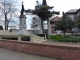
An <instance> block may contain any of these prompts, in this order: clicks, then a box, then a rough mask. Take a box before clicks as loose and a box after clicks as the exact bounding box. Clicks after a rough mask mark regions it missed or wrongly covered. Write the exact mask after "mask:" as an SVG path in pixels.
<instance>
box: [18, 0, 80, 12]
mask: <svg viewBox="0 0 80 60" xmlns="http://www.w3.org/2000/svg"><path fill="white" fill-rule="evenodd" d="M21 1H23V2H24V7H25V9H34V7H35V5H36V1H37V0H19V5H20V3H21ZM38 1H39V2H40V3H42V0H38ZM46 1H47V4H48V5H49V6H54V8H53V9H54V10H55V11H60V12H62V11H64V12H66V11H68V10H70V9H78V8H80V0H46Z"/></svg>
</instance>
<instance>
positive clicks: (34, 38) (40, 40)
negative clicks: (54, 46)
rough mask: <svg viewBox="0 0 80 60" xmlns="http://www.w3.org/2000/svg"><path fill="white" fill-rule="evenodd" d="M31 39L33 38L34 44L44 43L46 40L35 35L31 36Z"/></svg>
mask: <svg viewBox="0 0 80 60" xmlns="http://www.w3.org/2000/svg"><path fill="white" fill-rule="evenodd" d="M31 38H32V42H38V43H40V42H44V41H46V40H44V37H40V36H37V35H34V34H31Z"/></svg>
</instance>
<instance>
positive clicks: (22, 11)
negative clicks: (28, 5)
mask: <svg viewBox="0 0 80 60" xmlns="http://www.w3.org/2000/svg"><path fill="white" fill-rule="evenodd" d="M23 13H24V5H23V2H22V9H21V15H23Z"/></svg>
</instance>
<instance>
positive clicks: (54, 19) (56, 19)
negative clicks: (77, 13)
mask: <svg viewBox="0 0 80 60" xmlns="http://www.w3.org/2000/svg"><path fill="white" fill-rule="evenodd" d="M59 20H61V17H59V16H56V17H54V18H52V19H51V21H50V22H56V21H59Z"/></svg>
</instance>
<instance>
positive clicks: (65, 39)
mask: <svg viewBox="0 0 80 60" xmlns="http://www.w3.org/2000/svg"><path fill="white" fill-rule="evenodd" d="M50 38H51V39H54V41H55V42H80V39H79V38H70V37H69V36H65V37H64V36H61V35H51V36H50Z"/></svg>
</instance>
